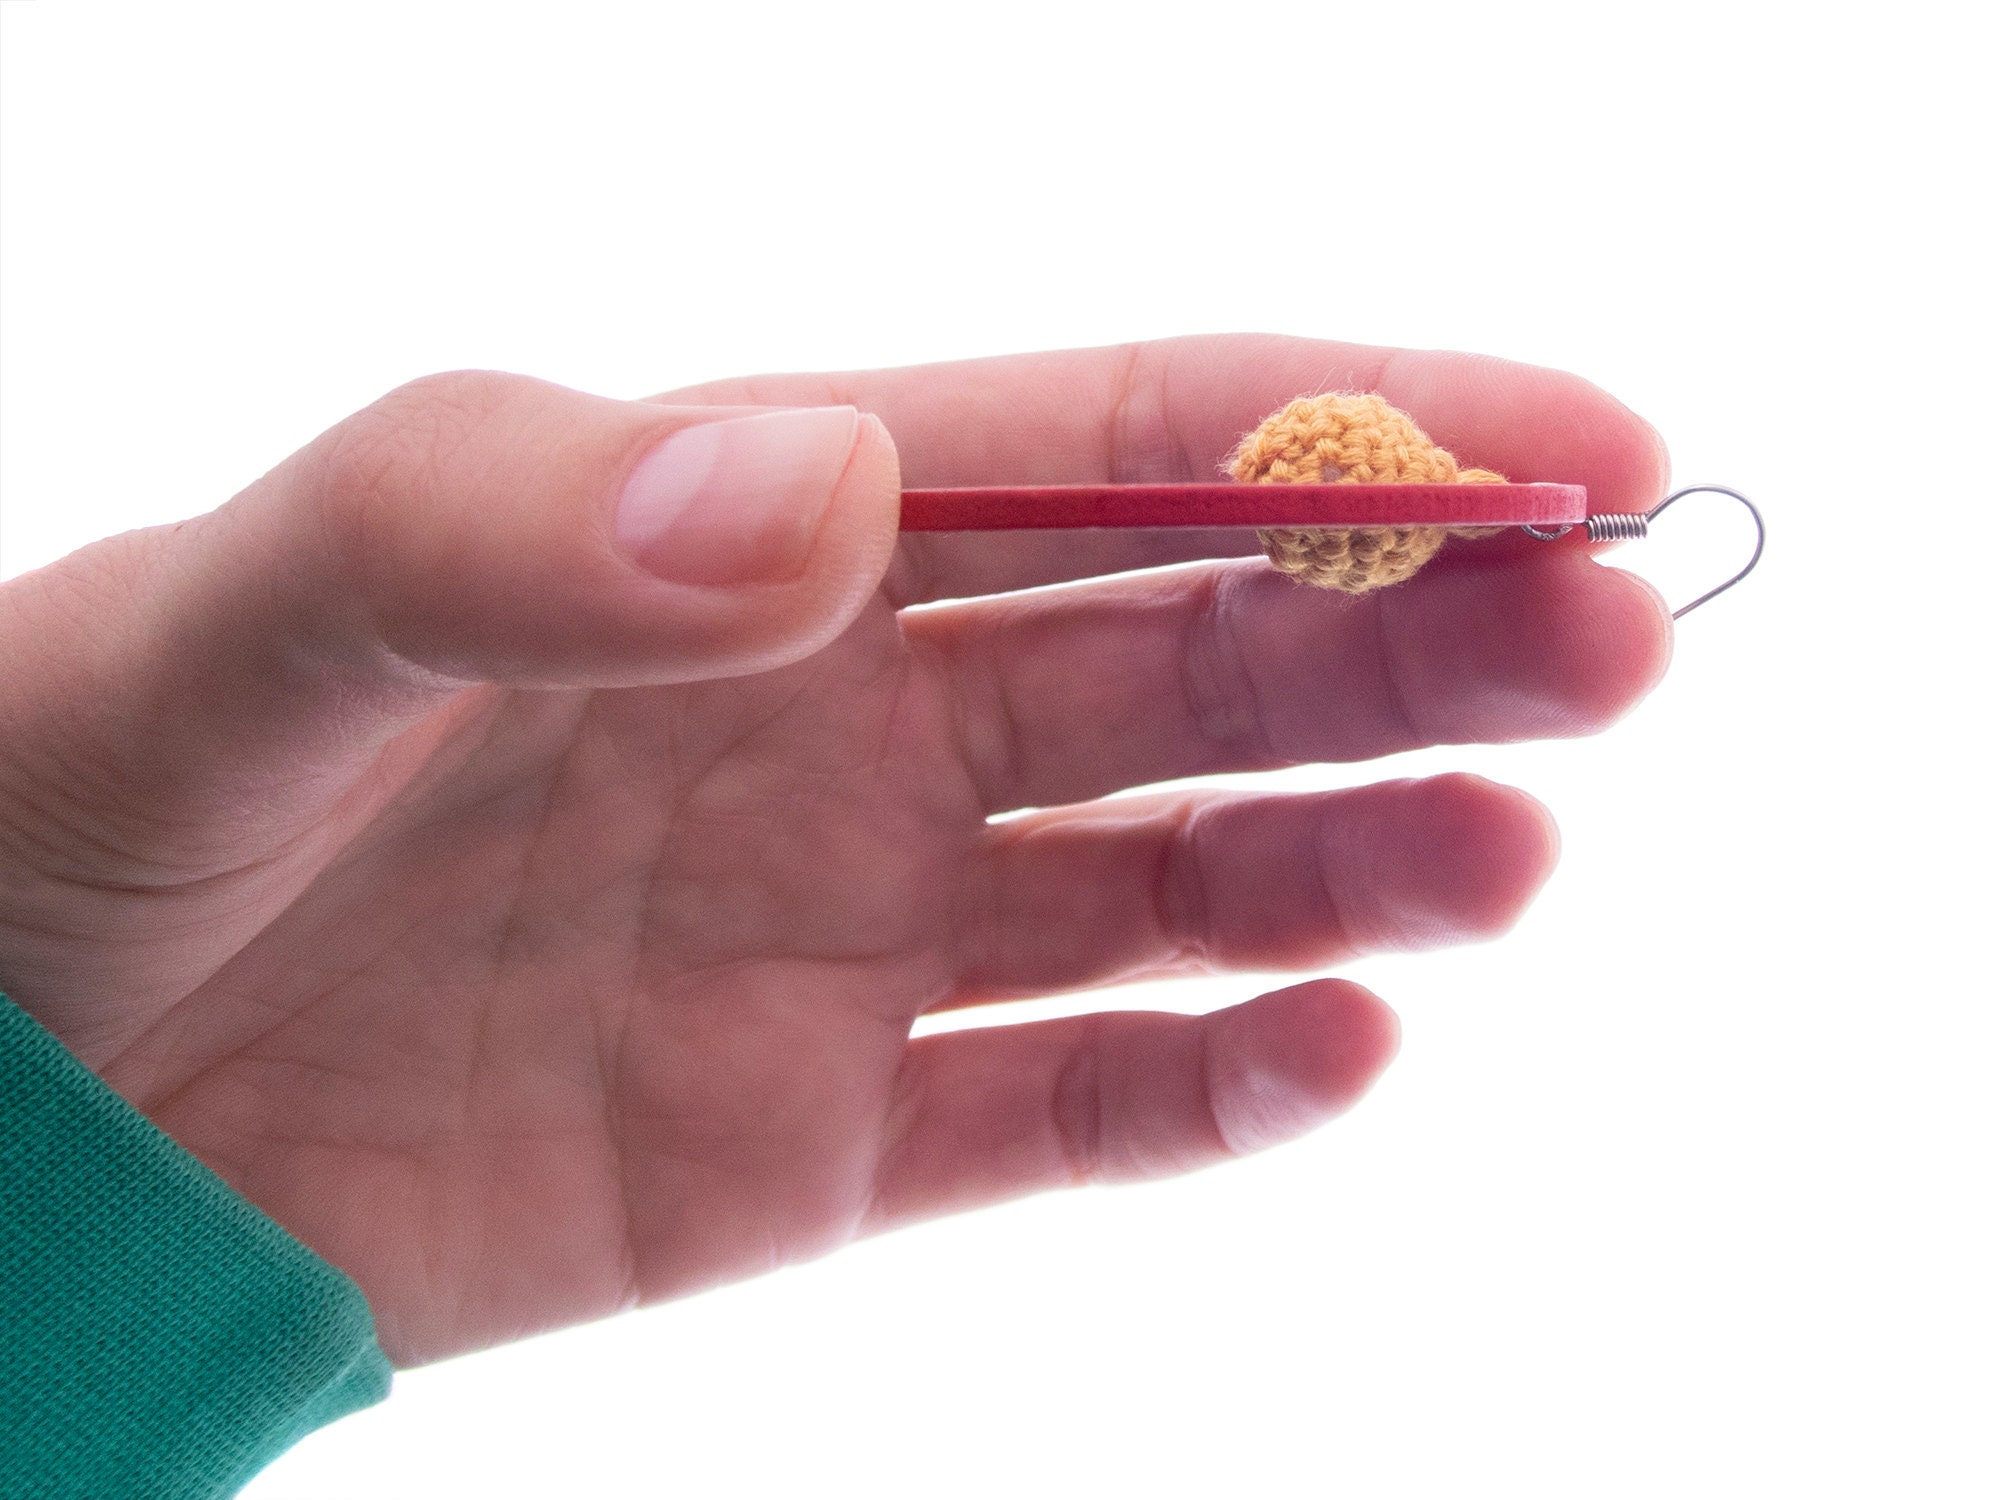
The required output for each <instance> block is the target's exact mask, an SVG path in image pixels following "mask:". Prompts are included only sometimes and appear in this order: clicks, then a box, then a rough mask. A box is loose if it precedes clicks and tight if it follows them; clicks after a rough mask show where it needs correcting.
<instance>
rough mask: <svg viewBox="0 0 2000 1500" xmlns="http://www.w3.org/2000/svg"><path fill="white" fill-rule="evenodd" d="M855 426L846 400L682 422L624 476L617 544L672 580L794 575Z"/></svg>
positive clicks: (750, 580)
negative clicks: (692, 424)
mask: <svg viewBox="0 0 2000 1500" xmlns="http://www.w3.org/2000/svg"><path fill="white" fill-rule="evenodd" d="M859 426H860V418H859V416H858V414H857V413H856V411H855V409H854V408H853V407H851V406H812V407H802V408H799V409H796V410H789V411H772V412H763V413H760V414H759V415H757V416H754V417H732V418H730V419H728V420H727V421H722V422H704V423H702V424H701V425H699V426H696V427H684V428H682V429H681V430H680V431H679V432H677V433H675V434H674V435H673V436H672V437H670V438H668V439H667V440H666V441H665V442H663V443H661V444H660V445H659V446H658V447H657V448H655V449H653V451H652V452H650V453H648V454H647V455H646V456H645V457H644V458H642V459H640V460H639V465H638V467H637V468H635V469H634V470H633V471H632V477H631V478H629V479H627V480H626V481H625V490H624V493H623V494H621V495H620V496H619V497H618V516H617V522H616V529H617V536H618V541H619V544H620V545H621V546H623V547H624V548H625V550H626V551H627V552H628V553H630V554H631V556H632V557H633V559H634V560H635V561H637V562H638V564H639V566H640V567H642V568H644V569H645V570H646V571H647V572H649V573H651V574H653V575H654V576H656V577H659V578H664V579H667V580H669V581H670V582H674V583H701V584H732V583H775V582H780V581H782V580H784V579H788V578H796V577H798V576H799V574H800V573H802V572H803V571H804V570H805V564H806V556H807V554H808V553H809V552H810V551H811V550H812V542H813V537H814V535H815V534H816V533H817V532H818V530H819V523H820V517H821V516H822V515H824V514H825V512H826V507H827V503H828V502H829V501H830V500H831V499H832V498H833V490H834V486H835V485H836V484H838V483H839V482H840V476H841V474H842V472H843V471H845V469H846V468H847V460H848V457H849V455H850V454H852V453H853V451H854V440H855V436H856V433H857V431H858V429H859Z"/></svg>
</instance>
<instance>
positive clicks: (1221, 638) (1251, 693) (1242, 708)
mask: <svg viewBox="0 0 2000 1500" xmlns="http://www.w3.org/2000/svg"><path fill="white" fill-rule="evenodd" d="M1240 576H1241V575H1239V574H1237V573H1235V572H1234V571H1232V570H1228V569H1214V570H1211V571H1210V572H1209V573H1208V575H1207V577H1206V578H1205V579H1204V580H1203V582H1202V583H1201V584H1200V588H1201V590H1202V592H1201V594H1200V596H1199V597H1198V598H1197V600H1196V601H1195V607H1194V608H1193V609H1192V610H1190V611H1189V612H1188V620H1187V628H1186V629H1187V633H1186V639H1185V641H1184V642H1183V645H1182V649H1181V652H1180V659H1181V693H1182V697H1183V699H1184V700H1185V702H1186V705H1187V713H1188V717H1189V719H1190V720H1191V721H1192V722H1193V725H1194V727H1195V729H1196V731H1197V732H1198V733H1199V734H1200V735H1201V738H1202V739H1203V741H1204V742H1205V743H1207V744H1209V745H1210V746H1212V747H1213V748H1214V752H1215V755H1216V758H1217V759H1219V760H1222V761H1227V762H1234V761H1239V760H1241V759H1243V758H1245V757H1252V758H1255V759H1258V760H1261V761H1265V762H1271V763H1276V762H1279V761H1281V760H1282V759H1283V757H1281V756H1280V755H1279V754H1278V753H1277V749H1276V745H1275V743H1274V740H1273V736H1272V733H1271V729H1270V720H1269V716H1268V715H1267V713H1266V711H1265V707H1264V702H1263V698H1262V695H1261V693H1260V691H1259V689H1258V683H1257V676H1256V673H1255V671H1254V670H1253V669H1252V667H1251V665H1250V660H1249V657H1248V655H1247V654H1246V652H1245V651H1244V649H1243V642H1242V638H1241V622H1240V618H1239V614H1240V609H1241V599H1240V597H1239V595H1240V593H1241V590H1240V588H1239V587H1238V586H1237V584H1236V580H1237V579H1239V578H1240Z"/></svg>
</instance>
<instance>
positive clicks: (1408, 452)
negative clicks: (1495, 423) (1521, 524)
mask: <svg viewBox="0 0 2000 1500" xmlns="http://www.w3.org/2000/svg"><path fill="white" fill-rule="evenodd" d="M1229 475H1230V477H1231V478H1232V479H1234V480H1236V481H1237V483H1239V484H1505V483H1506V482H1507V480H1506V478H1505V477H1504V476H1502V475H1499V474H1495V473H1494V472H1493V471H1492V470H1490V469H1461V468H1460V467H1459V466H1458V460H1457V459H1455V458H1453V457H1452V456H1451V455H1450V454H1449V453H1447V452H1445V450H1444V449H1442V448H1440V447H1438V445H1437V444H1436V443H1433V442H1432V441H1431V440H1430V439H1429V438H1428V437H1426V436H1425V435H1424V432H1423V429H1422V428H1420V427H1418V426H1417V424H1416V423H1415V422H1413V421H1411V420H1410V418H1409V416H1408V415H1407V414H1406V413H1404V412H1400V411H1398V410H1397V409H1396V408H1395V407H1393V406H1391V405H1390V404H1389V403H1388V402H1386V401H1384V400H1383V399H1382V398H1381V397H1380V396H1376V395H1372V394H1365V393H1364V394H1354V393H1334V394H1330V395H1325V396H1302V397H1300V398H1299V399H1298V400H1296V401H1293V402H1291V403H1290V404H1289V405H1287V406H1286V407H1285V408H1284V409H1283V410H1282V411H1278V412H1275V413H1273V414H1272V415H1271V416H1268V417H1266V418H1265V419H1264V420H1263V421H1262V422H1261V423H1260V424H1258V426H1257V428H1256V430H1255V431H1253V432H1251V433H1249V434H1248V435H1247V436H1245V437H1244V439H1243V441H1242V442H1240V443H1239V444H1237V446H1236V452H1235V453H1234V454H1233V455H1232V456H1231V458H1230V460H1229ZM1501 529H1503V528H1500V527H1494V526H1476V527H1456V526H1455V527H1451V528H1449V529H1447V528H1445V527H1442V526H1352V527H1343V528H1338V529H1313V530H1304V531H1301V530H1294V529H1291V528H1284V527H1272V528H1268V529H1265V530H1260V531H1259V532H1258V533H1257V539H1258V540H1259V541H1261V542H1262V543H1263V544H1264V555H1265V556H1266V557H1268V558H1270V559H1271V561H1272V562H1273V563H1275V564H1276V565H1277V566H1278V567H1279V568H1280V569H1281V570H1282V571H1284V572H1286V573H1289V574H1291V575H1292V577H1294V578H1296V579H1298V580H1299V581H1300V582H1302V583H1309V584H1312V585H1314V586H1315V587H1317V588H1323V589H1340V590H1342V591H1344V592H1346V593H1350V594H1362V593H1366V592H1367V591H1368V590H1370V589H1379V588H1384V587H1386V586H1387V585H1389V584H1392V583H1401V582H1402V581H1403V580H1404V579H1405V578H1408V577H1409V576H1410V575H1411V574H1412V573H1414V572H1416V571H1417V569H1419V568H1421V567H1422V566H1423V565H1424V564H1425V563H1427V562H1429V561H1430V560H1431V558H1432V557H1433V556H1435V555H1436V553H1437V550H1438V548H1440V547H1442V546H1443V545H1444V539H1445V537H1446V536H1447V535H1450V536H1491V535H1492V534H1493V533H1494V532H1495V531H1498V530H1501Z"/></svg>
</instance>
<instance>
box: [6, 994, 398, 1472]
mask: <svg viewBox="0 0 2000 1500" xmlns="http://www.w3.org/2000/svg"><path fill="white" fill-rule="evenodd" d="M388 1390H389V1362H388V1360H387V1359H386V1358H384V1357H383V1354H382V1351H381V1349H380V1347H379V1346H378V1345H377V1344H376V1341H375V1322H374V1318H373V1315H372V1314H371V1313H370V1312H369V1309H368V1303H367V1301H366V1300H365V1299H364V1298H363V1297H362V1295H361V1289H360V1288H359V1287H357V1286H356V1285H355V1284H354V1283H353V1282H352V1281H351V1280H349V1279H348V1278H347V1277H346V1276H345V1275H343V1274H342V1273H341V1272H340V1271H338V1270H337V1269H335V1268H334V1267H333V1266H332V1265H330V1264H328V1263H327V1262H326V1261H324V1260H322V1259H321V1258H320V1257H319V1256H317V1255H315V1254H314V1253H313V1252H312V1251H310V1250H308V1249H307V1248H306V1247H305V1246H304V1245H302V1244H300V1243H299V1242H298V1241H297V1240H295V1239H293V1238H292V1237H291V1236H290V1235H289V1234H287V1233H286V1232H285V1231H284V1230H283V1229H282V1228H281V1227H280V1226H279V1225H278V1223H277V1222H276V1221H275V1220H273V1219H271V1218H269V1217H268V1216H266V1215H265V1214H264V1213H262V1212H260V1211H259V1210H258V1209H257V1208H256V1207H255V1206H254V1205H252V1204H251V1203H250V1202H249V1201H248V1200H247V1199H245V1198H243V1197H241V1196H240V1195H239V1194H237V1193H236V1192H235V1191H234V1190H233V1189H232V1188H231V1187H230V1186H229V1185H228V1184H227V1183H226V1182H224V1181H223V1180H222V1179H221V1178H220V1177H217V1176H216V1175H215V1174H214V1173H213V1172H211V1171H210V1170H209V1169H208V1168H207V1167H205V1166H203V1165H202V1164H201V1163H200V1162H199V1161H197V1160H195V1158H194V1157H193V1156H192V1155H190V1154H189V1153H188V1152H187V1151H185V1150H183V1149H182V1148H181V1147H180V1146H178V1145H177V1144H175V1143H174V1141H173V1140H172V1139H171V1138H169V1137H168V1136H166V1135H165V1134H163V1133H162V1132H161V1131H160V1130H158V1129H157V1128H156V1127H155V1126H154V1125H153V1124H152V1123H151V1122H150V1121H149V1120H147V1119H146V1117H145V1116H144V1115H142V1114H140V1113H139V1112H138V1111H137V1110H135V1109H133V1108H132V1106H131V1105H129V1104H127V1103H126V1102H125V1101H124V1100H123V1099H121V1098H120V1097H119V1096H118V1095H117V1094H116V1093H115V1092H113V1091H112V1089H111V1088H110V1087H109V1086H108V1085H106V1084H105V1083H104V1082H103V1081H102V1080H100V1079H99V1078H98V1077H97V1076H96V1075H95V1074H93V1073H92V1072H90V1070H89V1069H87V1068H85V1067H84V1066H83V1064H82V1063H80V1062H78V1061H77V1059H76V1058H75V1057H74V1056H72V1055H71V1054H70V1052H69V1051H68V1050H67V1049H66V1048H65V1047H64V1046H63V1045H62V1043H60V1042H59V1041H57V1040H56V1039H55V1037H53V1036H52V1035H50V1034H49V1032H48V1031H46V1030H45V1029H44V1028H43V1027H42V1026H41V1025H40V1024H39V1023H37V1022H36V1021H35V1020H34V1019H33V1018H32V1017H30V1016H29V1015H28V1014H27V1013H26V1012H24V1011H23V1010H21V1009H20V1008H19V1007H18V1006H16V1005H15V1004H14V1003H13V1002H12V1001H10V1000H8V999H7V997H6V996H5V995H0V1496H3V1497H6V1500H15V1497H17V1496H18V1497H24V1500H25V1497H34V1500H67V1497H70V1496H77V1497H83V1496H89V1497H91V1500H114V1497H123V1496H132V1497H142V1496H143V1497H145V1500H182V1497H196V1496H200V1497H209V1496H218V1495H231V1494H234V1493H235V1492H236V1491H237V1490H238V1489H240V1488H241V1487H242V1486H243V1485H244V1484H246V1483H247V1482H248V1481H249V1480H250V1478H251V1477H252V1476H253V1475H254V1474H256V1472H257V1471H258V1470H259V1469H261V1468H262V1467H264V1465H266V1464H268V1463H269V1462H270V1461H271V1460H272V1459H274V1458H276V1457H277V1456H278V1455H279V1454H280V1453H282V1452H284V1451H285V1449H287V1448H289V1447H290V1446H291V1445H292V1444H293V1443H295V1442H297V1441H298V1440H299V1439H300V1438H302V1437H304V1436H305V1435H306V1434H307V1433H308V1432H311V1431H312V1430H313V1429H314V1428H316V1427H320V1426H323V1425H324V1424H326V1423H328V1422H331V1421H332V1420H334V1418H336V1417H341V1416H345V1415H346V1414H347V1413H349V1412H351V1411H355V1410H357V1409H359V1408H361V1407H364V1406H369V1405H372V1404H373V1403H374V1402H377V1401H379V1400H381V1399H382V1398H383V1397H384V1396H385V1395H387V1394H388Z"/></svg>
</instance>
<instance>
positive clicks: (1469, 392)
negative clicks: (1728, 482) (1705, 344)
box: [1378, 350, 1669, 511]
mask: <svg viewBox="0 0 2000 1500" xmlns="http://www.w3.org/2000/svg"><path fill="white" fill-rule="evenodd" d="M1378 389H1379V390H1380V392H1381V394H1382V396H1383V397H1384V398H1385V399H1386V400H1388V401H1390V402H1391V403H1392V404H1394V405H1396V406H1399V407H1401V408H1403V409H1404V410H1405V411H1407V412H1409V413H1410V414H1411V415H1412V416H1413V417H1415V418H1416V419H1417V422H1418V423H1419V425H1421V426H1422V427H1423V429H1424V431H1425V432H1426V433H1427V434H1428V435H1429V436H1430V437H1431V439H1432V440H1433V441H1434V442H1436V443H1438V444H1439V445H1440V446H1442V447H1444V448H1445V449H1447V450H1449V451H1450V452H1451V454H1452V455H1453V456H1454V457H1456V458H1457V459H1458V461H1459V462H1460V463H1461V464H1466V465H1476V466H1478V467H1480V468H1485V469H1492V470H1495V471H1497V472H1498V473H1501V474H1505V475H1506V476H1507V477H1508V478H1509V479H1511V480H1513V481H1514V482H1515V483H1517V484H1525V483H1531V482H1534V481H1538V480H1542V481H1553V482H1560V483H1567V484H1581V485H1583V486H1585V487H1586V488H1587V489H1588V490H1589V491H1590V502H1591V509H1592V510H1593V511H1632V510H1637V511H1644V510H1648V509H1650V508H1651V507H1652V506H1653V505H1654V504H1656V503H1657V502H1658V501H1659V498H1660V496H1662V495H1664V494H1665V493H1666V489H1665V485H1666V481H1667V474H1668V468H1669V464H1668V456H1667V448H1666V444H1665V442H1664V441H1663V440H1662V439H1661V437H1660V434H1659V433H1658V432H1657V431H1656V430H1655V429H1654V428H1653V426H1652V424H1651V423H1649V422H1647V421H1646V420H1645V419H1644V418H1643V417H1641V416H1639V414H1638V413H1637V412H1635V411H1633V410H1632V409H1631V408H1630V407H1628V406H1626V405H1625V403H1624V402H1622V401H1620V400H1618V399H1617V398H1616V397H1615V396H1613V395H1611V393H1610V392H1608V391H1606V390H1604V389H1603V388H1602V387H1601V386H1598V385H1596V384H1594V383H1592V382H1591V381H1589V380H1586V379H1584V378H1583V377H1582V376H1580V375H1573V374H1571V373H1570V372H1569V371H1567V370H1558V369H1553V368H1550V367H1548V366H1544V365H1530V364H1522V363H1519V362H1517V361H1514V360H1508V359H1499V358H1495V357H1494V356H1491V355H1483V354H1468V353H1462V352H1459V351H1454V350H1421V351H1397V352H1396V353H1394V354H1392V355H1391V356H1390V357H1389V358H1388V359H1387V360H1385V361H1384V363H1383V365H1382V370H1381V378H1380V380H1379V381H1378Z"/></svg>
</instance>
